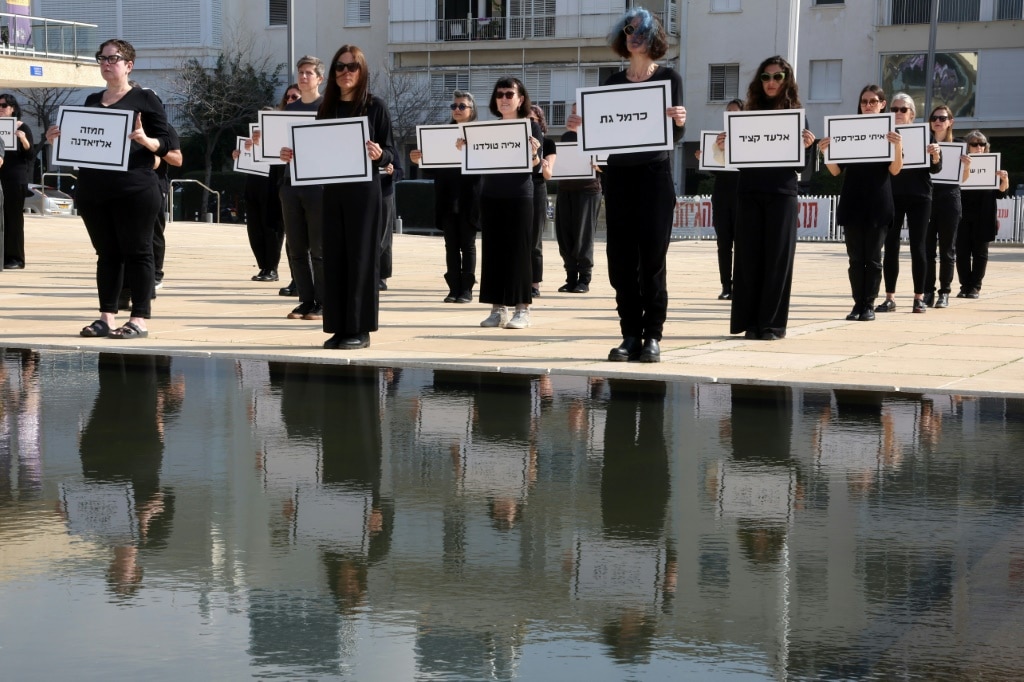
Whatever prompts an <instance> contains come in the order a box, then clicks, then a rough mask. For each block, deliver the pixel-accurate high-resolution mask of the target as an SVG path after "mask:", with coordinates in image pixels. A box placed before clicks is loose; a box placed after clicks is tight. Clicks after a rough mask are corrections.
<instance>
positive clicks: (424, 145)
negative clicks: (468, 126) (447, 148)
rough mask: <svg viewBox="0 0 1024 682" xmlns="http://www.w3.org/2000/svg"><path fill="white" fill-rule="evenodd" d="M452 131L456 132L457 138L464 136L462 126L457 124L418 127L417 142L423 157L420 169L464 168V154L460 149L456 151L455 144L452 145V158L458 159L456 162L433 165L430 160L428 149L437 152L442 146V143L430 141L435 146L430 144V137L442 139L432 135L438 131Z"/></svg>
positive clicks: (442, 162)
mask: <svg viewBox="0 0 1024 682" xmlns="http://www.w3.org/2000/svg"><path fill="white" fill-rule="evenodd" d="M451 130H454V131H455V132H456V135H457V137H461V136H462V126H460V125H458V124H455V123H451V124H446V125H420V126H416V142H417V143H418V144H417V148H418V149H419V150H420V153H421V154H422V155H423V156H422V158H421V159H420V162H419V167H420V168H425V169H431V168H462V152H460V151H459V150H458V149H456V148H455V145H454V144H453V145H452V154H451V156H452V157H454V158H456V159H457V160H456V161H454V162H451V161H441V162H438V163H432V162H431V161H430V160H429V156H430V154H429V153H428V147H429V148H432V149H435V150H436V149H437V147H438V146H440V143H438V142H435V141H434V140H430V142H432V143H433V144H428V139H429V138H430V137H434V138H435V139H436V138H438V137H440V135H432V134H433V133H436V132H438V131H445V132H449V131H451Z"/></svg>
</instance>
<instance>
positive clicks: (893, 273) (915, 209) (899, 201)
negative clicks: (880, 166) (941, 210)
mask: <svg viewBox="0 0 1024 682" xmlns="http://www.w3.org/2000/svg"><path fill="white" fill-rule="evenodd" d="M892 199H893V205H894V206H895V211H896V212H895V213H894V214H893V219H892V223H891V224H890V225H889V229H888V231H887V232H886V234H885V255H884V258H883V260H882V273H883V275H884V277H885V290H886V292H888V293H890V294H892V293H896V280H897V279H898V278H899V275H900V232H901V231H902V229H903V220H904V218H906V221H907V230H908V231H909V242H910V272H911V276H912V277H913V279H914V293H915V294H921V293H924V280H925V275H926V274H927V272H928V258H927V252H926V249H925V239H926V237H927V235H928V220H929V219H930V218H931V215H932V200H931V197H923V196H914V195H907V194H895V195H893V198H892Z"/></svg>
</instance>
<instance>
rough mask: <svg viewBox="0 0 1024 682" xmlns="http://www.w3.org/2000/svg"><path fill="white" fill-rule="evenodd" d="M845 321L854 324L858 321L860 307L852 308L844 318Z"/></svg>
mask: <svg viewBox="0 0 1024 682" xmlns="http://www.w3.org/2000/svg"><path fill="white" fill-rule="evenodd" d="M846 319H847V320H849V321H850V322H856V321H857V320H859V319H860V306H859V305H855V306H853V310H851V311H850V314H849V315H847V316H846Z"/></svg>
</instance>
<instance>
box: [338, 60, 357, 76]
mask: <svg viewBox="0 0 1024 682" xmlns="http://www.w3.org/2000/svg"><path fill="white" fill-rule="evenodd" d="M359 68H360V67H359V62H349V63H348V64H346V63H345V62H335V63H334V70H335V71H337V72H338V73H341V72H342V71H348V72H349V73H355V72H356V71H358V70H359Z"/></svg>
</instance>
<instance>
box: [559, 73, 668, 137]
mask: <svg viewBox="0 0 1024 682" xmlns="http://www.w3.org/2000/svg"><path fill="white" fill-rule="evenodd" d="M642 90H648V91H652V92H653V91H660V92H661V104H660V109H657V113H658V115H659V116H661V117H662V118H663V119H664V121H665V125H664V127H663V128H660V129H659V133H661V132H662V131H663V134H662V136H661V137H660V139H658V140H640V141H638V142H635V143H631V144H627V145H623V144H622V140H623V139H624V138H623V136H616V137H617V140H618V143H617V144H614V145H609V144H604V145H602V144H597V143H595V144H591V142H590V141H588V139H587V130H588V126H587V122H586V119H587V116H586V110H587V107H586V100H587V98H588V97H593V96H595V95H596V96H598V97H605V98H607V97H618V98H621V97H623V96H624V95H628V96H629V100H630V103H631V105H632V106H634V107H635V101H636V100H635V98H636V96H637V92H638V91H642ZM576 106H577V109H578V110H579V115H580V117H581V118H583V125H582V127H581V128H580V130H579V142H580V146H581V149H583V151H584V152H588V153H608V154H635V153H640V152H660V151H670V150H672V149H673V148H674V147H675V144H676V143H675V140H674V139H673V137H672V126H673V125H675V123H674V122H673V120H672V119H671V118H669V117H668V116H667V115H666V113H665V112H666V111H668V108H669V107H670V106H672V84H671V83H670V82H669V81H660V80H659V81H646V82H644V83H622V84H619V85H601V86H597V87H592V88H577V89H576ZM652 113H654V112H652ZM594 127H595V126H593V125H591V126H589V128H590V129H593V128H594ZM592 139H593V136H591V140H592Z"/></svg>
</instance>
